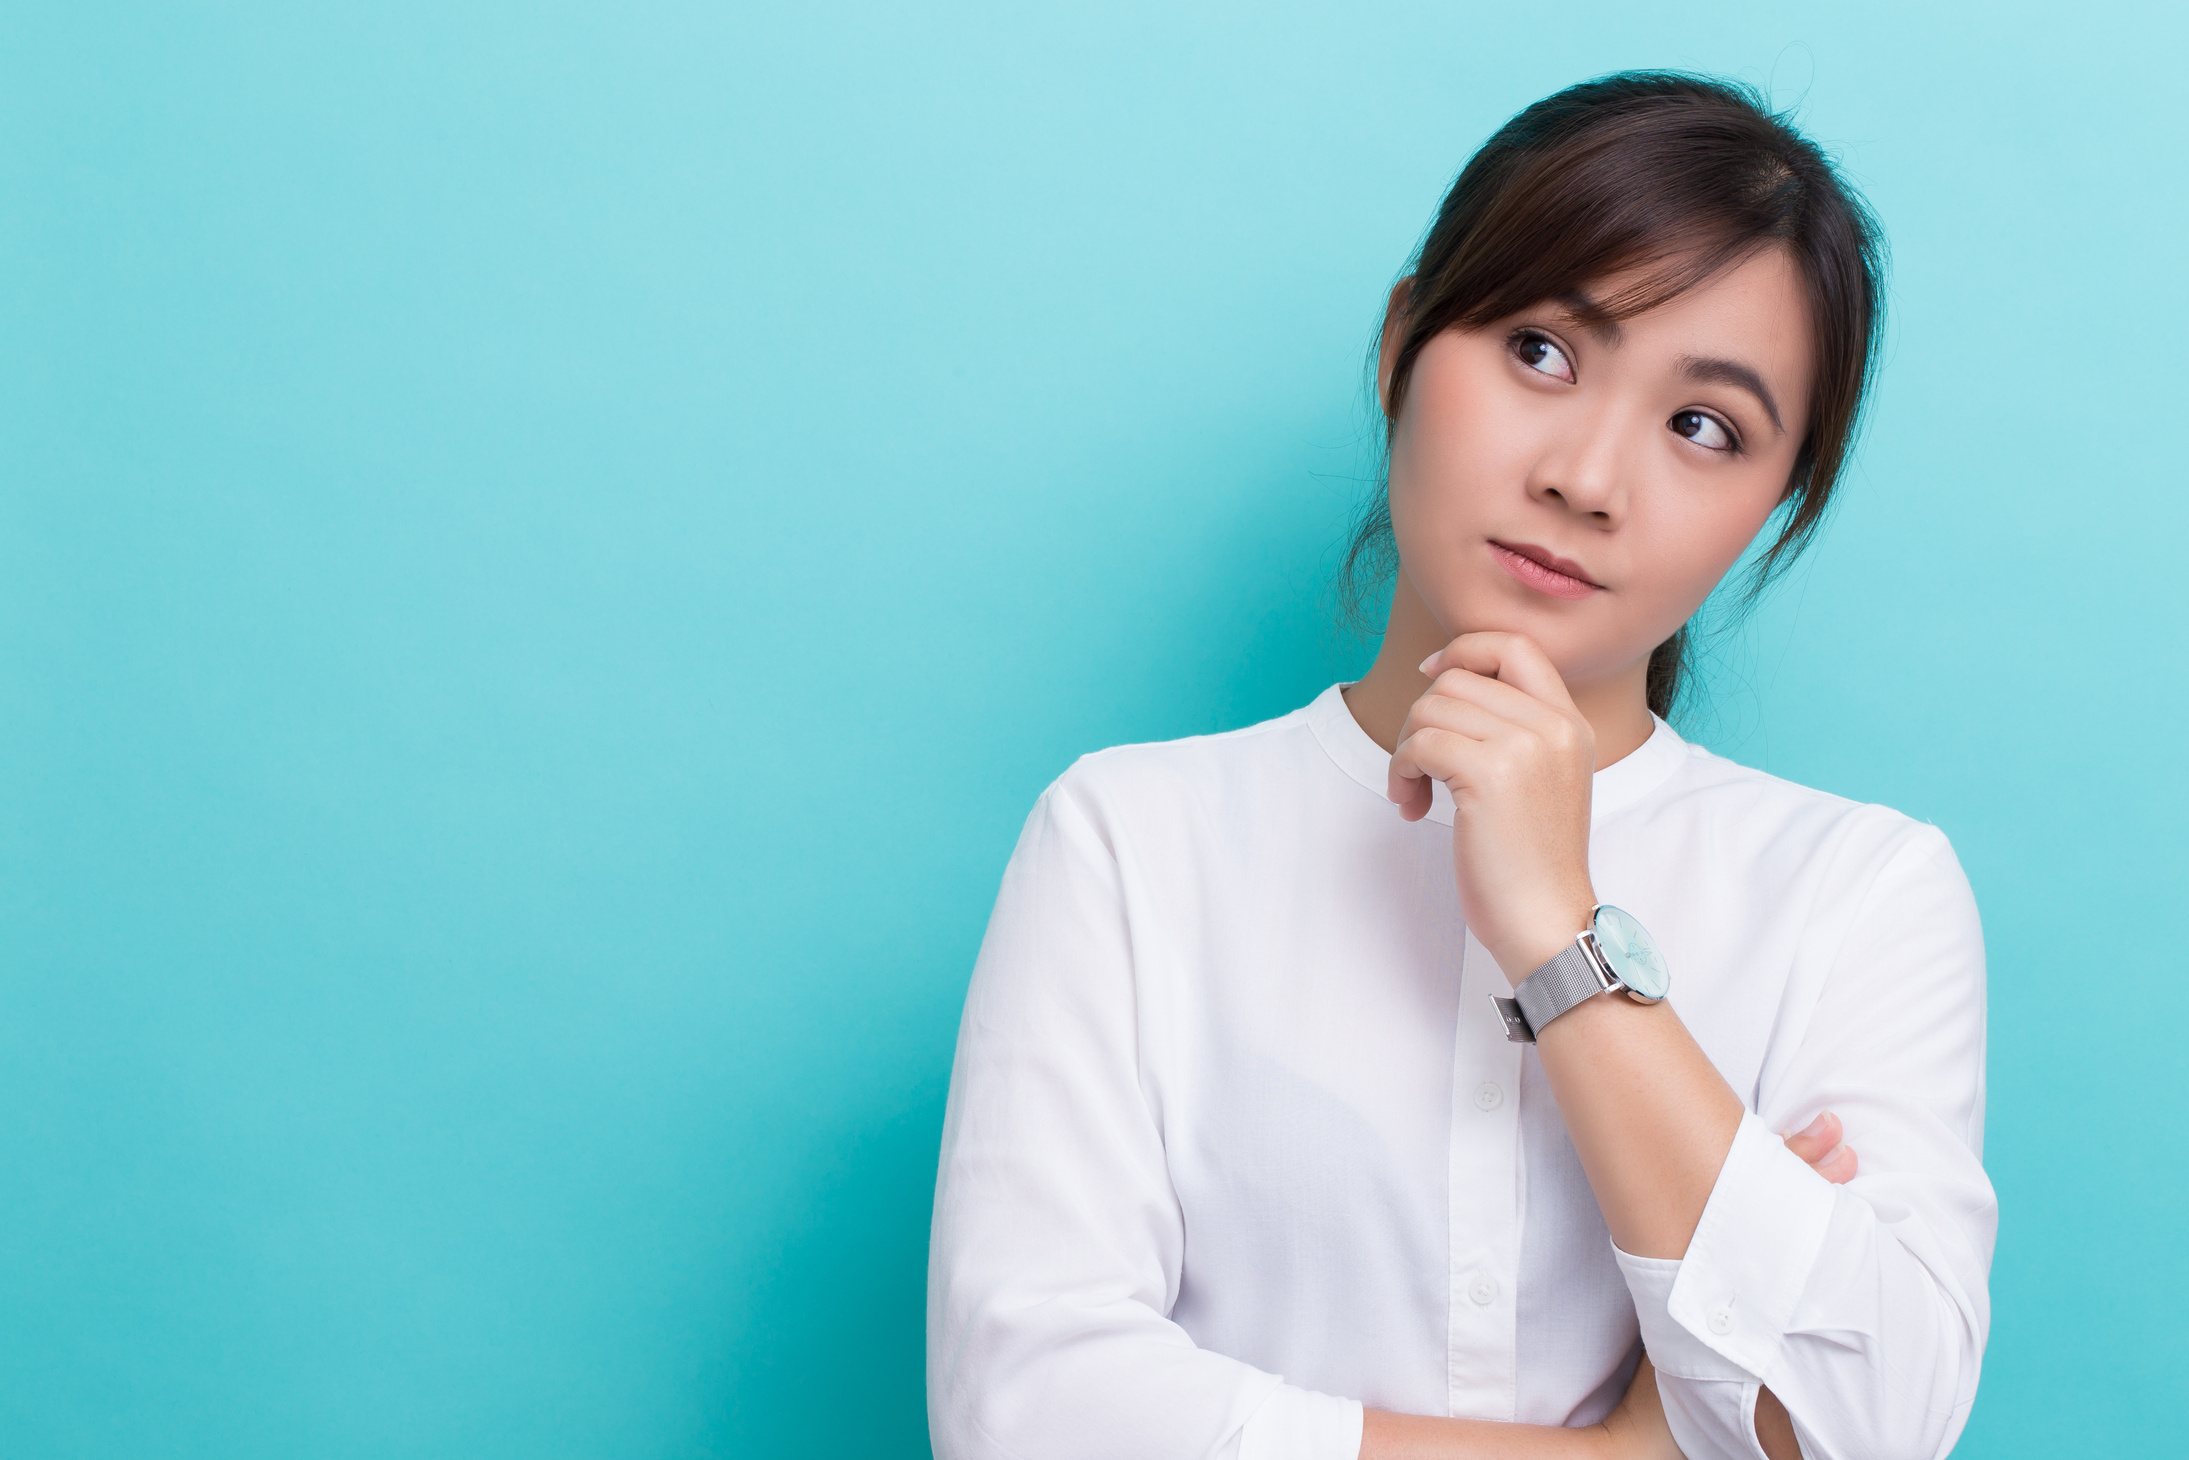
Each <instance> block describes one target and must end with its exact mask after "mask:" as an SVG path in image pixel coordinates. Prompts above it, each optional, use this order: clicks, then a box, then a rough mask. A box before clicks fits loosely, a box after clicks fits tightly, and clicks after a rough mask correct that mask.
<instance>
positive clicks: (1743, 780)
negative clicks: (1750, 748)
mask: <svg viewBox="0 0 2189 1460" xmlns="http://www.w3.org/2000/svg"><path fill="white" fill-rule="evenodd" d="M1685 749H1686V756H1685V759H1684V760H1683V762H1682V763H1681V765H1680V767H1679V769H1678V770H1677V771H1676V772H1675V773H1674V774H1673V775H1672V776H1671V777H1670V778H1669V780H1668V782H1667V784H1666V787H1665V791H1664V794H1663V795H1662V796H1660V797H1658V798H1654V806H1653V808H1652V809H1653V811H1654V812H1655V814H1657V815H1661V816H1666V817H1671V818H1679V819H1688V818H1692V819H1694V820H1696V821H1699V822H1700V823H1702V825H1703V826H1704V827H1706V828H1707V829H1708V830H1709V832H1710V833H1711V835H1712V838H1713V840H1715V841H1718V842H1719V843H1721V844H1722V845H1723V846H1724V847H1725V849H1726V850H1727V851H1729V852H1731V853H1733V854H1734V855H1736V856H1739V857H1742V858H1753V859H1757V860H1759V861H1764V862H1771V861H1780V860H1794V861H1799V862H1802V863H1805V864H1807V865H1808V866H1809V867H1810V868H1811V869H1812V870H1817V871H1821V870H1824V869H1826V868H1829V869H1831V870H1832V871H1834V872H1836V873H1837V874H1838V876H1839V878H1841V879H1844V880H1847V881H1851V882H1855V883H1867V882H1869V881H1871V880H1873V879H1874V878H1876V877H1877V876H1879V875H1880V874H1883V873H1885V872H1887V871H1888V870H1891V871H1893V872H1895V873H1896V874H1899V873H1905V874H1910V875H1914V876H1917V877H1923V876H1926V875H1942V876H1945V877H1947V878H1949V879H1950V880H1953V881H1956V882H1960V883H1963V884H1964V885H1965V882H1966V879H1965V878H1964V877H1963V875H1962V871H1961V865H1960V862H1959V860H1958V859H1957V858H1956V857H1955V855H1954V850H1953V845H1952V843H1951V842H1950V841H1949V840H1948V838H1947V836H1946V834H1945V832H1943V831H1941V830H1940V829H1939V828H1938V827H1936V826H1934V825H1932V824H1931V823H1929V822H1927V821H1921V820H1918V819H1917V818H1915V817H1913V816H1909V815H1907V814H1906V813H1904V812H1901V811H1897V810H1895V809H1894V808H1892V807H1890V806H1885V805H1880V804H1878V803H1876V802H1867V801H1856V800H1852V799H1850V798H1848V797H1845V796H1839V795H1835V794H1833V793H1832V792H1830V791H1823V790H1818V789H1817V788H1815V787H1813V786H1804V785H1802V784H1800V783H1799V782H1796V781H1790V780H1787V779H1785V778H1784V777H1781V776H1774V775H1772V774H1770V773H1769V772H1767V771H1760V770H1757V769H1755V768H1754V767H1752V766H1745V765H1741V764H1740V763H1738V762H1736V761H1732V760H1728V759H1726V758H1725V757H1724V756H1721V755H1717V754H1715V753H1713V752H1711V751H1709V750H1706V749H1704V748H1703V747H1702V746H1700V745H1695V744H1692V743H1690V744H1688V745H1687V746H1686V747H1685Z"/></svg>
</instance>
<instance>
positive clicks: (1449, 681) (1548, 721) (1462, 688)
mask: <svg viewBox="0 0 2189 1460" xmlns="http://www.w3.org/2000/svg"><path fill="white" fill-rule="evenodd" d="M1429 693H1430V694H1431V695H1437V696H1440V697H1442V698H1445V699H1454V700H1465V701H1467V702H1468V703H1469V704H1474V705H1480V706H1481V707H1482V708H1483V709H1485V710H1488V711H1489V712H1490V713H1491V714H1493V715H1496V716H1498V717H1499V718H1500V719H1503V720H1506V721H1509V722H1511V723H1512V724H1514V725H1518V726H1521V727H1522V728H1524V729H1528V730H1533V731H1534V732H1535V733H1536V734H1538V735H1544V736H1550V735H1562V734H1564V733H1565V732H1566V731H1568V730H1570V729H1572V728H1573V723H1574V720H1575V718H1576V716H1575V715H1573V714H1569V713H1566V712H1562V711H1560V710H1559V709H1557V708H1556V707H1555V706H1552V705H1548V704H1545V703H1544V702H1543V701H1541V700H1539V699H1537V698H1536V697H1535V696H1534V695H1531V694H1529V693H1528V692H1527V691H1526V690H1523V689H1521V688H1519V687H1518V686H1517V685H1510V684H1507V683H1505V682H1504V681H1503V680H1501V679H1493V678H1491V677H1490V676H1489V675H1487V674H1477V673H1476V672H1475V671H1473V670H1472V669H1446V670H1444V671H1442V672H1441V673H1439V674H1438V675H1437V677H1436V679H1435V680H1434V681H1433V682H1432V683H1431V684H1430V686H1429ZM1424 698H1426V696H1425V697H1424Z"/></svg>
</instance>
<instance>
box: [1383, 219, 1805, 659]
mask: <svg viewBox="0 0 2189 1460" xmlns="http://www.w3.org/2000/svg"><path fill="white" fill-rule="evenodd" d="M1623 282H1625V280H1623V279H1620V278H1613V279H1608V280H1605V281H1604V282H1603V284H1602V286H1601V288H1602V290H1603V291H1606V292H1609V291H1613V290H1616V289H1617V288H1618V286H1619V285H1620V284H1621V283H1623ZM1587 292H1588V293H1589V294H1590V295H1592V296H1595V297H1602V295H1601V294H1599V293H1598V291H1597V289H1595V288H1591V289H1590V290H1588V291H1587ZM1574 302H1575V301H1572V300H1567V301H1560V300H1546V301H1544V302H1543V303H1542V304H1541V305H1539V306H1537V307H1535V308H1532V309H1528V310H1524V311H1522V312H1521V313H1519V314H1516V315H1513V316H1512V317H1511V318H1509V319H1505V320H1500V321H1498V322H1497V323H1495V324H1492V325H1488V326H1485V327H1484V328H1482V329H1479V330H1459V329H1453V330H1446V331H1445V332H1444V333H1442V334H1440V335H1438V336H1437V337H1436V338H1435V339H1433V340H1431V341H1430V342H1429V343H1428V344H1427V345H1426V346H1424V347H1423V349H1422V351H1421V354H1420V355H1419V356H1418V357H1417V359H1416V360H1415V363H1414V372H1413V377H1412V379H1411V380H1410V381H1409V383H1408V385H1407V390H1406V399H1405V402H1404V403H1403V405H1402V406H1401V408H1400V411H1399V419H1398V426H1397V430H1396V431H1395V432H1394V433H1393V436H1392V441H1391V525H1392V529H1393V531H1394V533H1395V535H1396V537H1397V541H1398V550H1399V565H1400V567H1399V570H1400V572H1401V573H1402V574H1403V575H1404V577H1405V579H1406V582H1407V584H1408V585H1409V586H1411V587H1412V589H1413V590H1414V593H1415V595H1416V596H1417V597H1418V598H1419V599H1420V600H1421V603H1422V604H1423V606H1424V607H1425V608H1426V609H1427V610H1428V612H1429V613H1430V614H1432V615H1433V616H1434V617H1435V618H1436V619H1437V620H1438V623H1439V625H1440V627H1441V628H1442V629H1443V630H1444V632H1445V634H1446V636H1447V637H1450V636H1455V635H1458V634H1461V633H1467V632H1471V631H1475V630H1479V629H1502V630H1506V631H1511V632H1519V633H1524V634H1527V635H1528V636H1530V637H1531V638H1533V639H1534V640H1535V641H1536V642H1537V643H1539V644H1540V645H1542V647H1543V649H1544V651H1545V652H1546V653H1547V654H1549V655H1550V658H1551V662H1552V663H1554V664H1556V665H1557V666H1558V669H1559V671H1560V673H1562V674H1563V675H1564V676H1565V678H1566V680H1567V683H1568V684H1569V685H1576V686H1578V685H1583V684H1589V683H1594V682H1599V681H1603V680H1608V679H1612V678H1616V677H1619V676H1621V675H1625V674H1630V673H1632V672H1634V671H1635V670H1636V669H1637V667H1638V666H1639V665H1640V664H1642V663H1644V662H1645V661H1646V660H1647V659H1648V657H1649V653H1650V650H1651V649H1653V648H1655V647H1656V646H1657V645H1658V644H1660V643H1662V642H1663V641H1664V640H1665V639H1667V638H1670V637H1671V636H1672V633H1673V631H1674V630H1676V629H1678V628H1679V626H1680V625H1681V624H1682V623H1684V622H1686V621H1687V618H1688V616H1689V615H1690V614H1692V613H1694V611H1695V610H1696V609H1697V608H1698V607H1700V606H1701V604H1702V601H1703V599H1704V598H1705V597H1706V596H1707V595H1708V594H1709V592H1710V590H1711V589H1712V588H1713V587H1714V586H1716V584H1717V582H1718V580H1719V579H1720V578H1722V577H1724V576H1725V573H1726V571H1727V570H1728V569H1729V568H1731V567H1732V565H1733V563H1734V561H1735V560H1736V559H1737V558H1739V556H1740V554H1741V550H1742V549H1743V548H1745V547H1746V546H1747V545H1748V543H1749V542H1750V540H1751V539H1753V538H1754V537H1755V535H1756V533H1757V531H1758V529H1760V528H1761V527H1762V526H1763V523H1764V520H1765V519H1766V518H1768V517H1769V516H1770V514H1771V509H1772V508H1773V507H1775V506H1776V505H1777V504H1778V502H1779V499H1780V497H1781V496H1782V495H1783V493H1784V491H1785V488H1786V483H1787V478H1788V477H1789V475H1790V474H1791V473H1792V471H1793V466H1794V456H1795V453H1796V452H1797V451H1798V450H1799V448H1800V446H1801V436H1802V432H1803V431H1804V429H1805V424H1806V422H1807V420H1808V412H1809V387H1810V378H1809V377H1810V348H1811V347H1810V324H1809V308H1808V304H1807V301H1806V299H1805V297H1804V294H1803V290H1802V287H1801V278H1800V275H1799V274H1798V273H1797V272H1796V269H1795V266H1794V264H1793V262H1792V260H1791V259H1790V258H1789V257H1788V256H1787V255H1786V254H1785V253H1784V252H1783V251H1782V250H1778V249H1772V250H1768V251H1766V252H1763V253H1760V254H1757V255H1755V256H1754V257H1752V258H1750V259H1749V260H1747V261H1746V262H1744V263H1742V264H1740V265H1738V266H1736V267H1734V268H1732V269H1729V270H1727V271H1725V272H1724V273H1721V274H1719V275H1718V276H1717V277H1715V278H1713V279H1711V280H1709V281H1707V282H1705V283H1703V284H1700V285H1698V286H1696V287H1695V288H1693V289H1690V290H1688V291H1687V292H1686V293H1684V294H1682V295H1680V296H1679V297H1677V298H1675V299H1673V300H1671V301H1670V302H1669V303H1666V304H1663V305H1660V306H1659V307H1657V308H1656V309H1652V310H1650V311H1648V312H1647V313H1644V314H1639V315H1635V316H1632V317H1630V318H1628V319H1625V320H1622V321H1620V322H1619V324H1618V325H1617V326H1616V327H1599V328H1595V329H1591V328H1589V327H1587V326H1584V325H1582V324H1580V323H1579V322H1578V321H1577V320H1576V318H1575V314H1574V310H1573V308H1572V305H1573V303H1574ZM1384 369H1385V371H1386V384H1388V371H1389V369H1390V358H1389V351H1388V350H1387V351H1386V357H1385V362H1384Z"/></svg>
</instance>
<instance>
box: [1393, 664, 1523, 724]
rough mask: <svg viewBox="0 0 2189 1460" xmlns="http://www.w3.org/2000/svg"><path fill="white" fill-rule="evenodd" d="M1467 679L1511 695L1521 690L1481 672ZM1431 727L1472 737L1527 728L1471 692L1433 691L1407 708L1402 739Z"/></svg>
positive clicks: (1452, 675) (1455, 674)
mask: <svg viewBox="0 0 2189 1460" xmlns="http://www.w3.org/2000/svg"><path fill="white" fill-rule="evenodd" d="M1444 677H1445V679H1458V678H1460V677H1461V672H1460V671H1457V670H1454V671H1452V672H1451V673H1448V674H1447V675H1445V676H1444ZM1465 678H1468V679H1472V680H1474V681H1475V682H1476V683H1477V684H1485V685H1490V686H1491V687H1493V688H1496V689H1502V690H1505V692H1506V693H1508V694H1518V693H1519V691H1517V690H1514V689H1512V688H1511V687H1510V686H1507V685H1501V684H1497V683H1496V682H1495V681H1494V680H1487V679H1483V678H1482V677H1481V676H1480V675H1473V674H1469V675H1466V676H1465ZM1439 683H1442V681H1439ZM1522 698H1526V696H1522ZM1538 708H1541V707H1540V706H1538ZM1431 728H1434V729H1438V730H1449V731H1451V732H1453V733H1454V734H1456V735H1464V736H1466V737H1467V738H1468V739H1469V740H1495V739H1497V738H1498V737H1499V736H1502V735H1510V734H1511V733H1512V732H1513V731H1514V730H1515V729H1516V728H1520V729H1524V728H1526V727H1524V726H1515V725H1514V723H1513V722H1512V721H1511V720H1508V719H1506V718H1505V717H1504V716H1503V715H1500V714H1498V713H1497V711H1496V709H1494V708H1493V707H1491V706H1488V705H1484V704H1481V703H1479V702H1478V701H1476V700H1475V699H1474V698H1473V697H1472V696H1471V695H1448V694H1440V693H1437V692H1435V691H1431V692H1430V693H1428V694H1425V695H1423V696H1422V697H1421V698H1420V699H1418V700H1416V701H1414V703H1413V704H1412V705H1411V706H1410V707H1409V708H1408V709H1407V711H1406V723H1405V724H1403V725H1401V726H1400V727H1399V739H1401V740H1404V739H1405V738H1406V737H1407V736H1409V735H1411V734H1413V733H1414V732H1415V731H1416V730H1427V729H1431Z"/></svg>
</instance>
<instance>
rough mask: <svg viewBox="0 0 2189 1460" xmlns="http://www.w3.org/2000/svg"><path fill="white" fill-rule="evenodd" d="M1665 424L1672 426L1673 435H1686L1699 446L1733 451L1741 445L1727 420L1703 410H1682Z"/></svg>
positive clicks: (1714, 449) (1713, 449)
mask: <svg viewBox="0 0 2189 1460" xmlns="http://www.w3.org/2000/svg"><path fill="white" fill-rule="evenodd" d="M1665 424H1666V425H1668V426H1670V427H1671V428H1672V434H1673V435H1675V436H1685V437H1686V438H1687V439H1688V440H1690V441H1692V442H1694V443H1695V444H1696V445H1697V446H1702V447H1707V448H1709V449H1710V450H1712V451H1732V450H1734V449H1735V448H1737V447H1738V446H1739V445H1740V443H1739V442H1738V441H1735V440H1734V439H1733V433H1732V432H1731V431H1730V430H1728V429H1727V428H1726V425H1725V422H1723V421H1721V420H1719V419H1718V418H1717V417H1716V416H1706V415H1704V414H1703V413H1702V412H1701V411H1682V412H1680V413H1679V414H1678V415H1676V416H1674V417H1673V418H1672V419H1671V420H1669V421H1667V422H1665Z"/></svg>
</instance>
